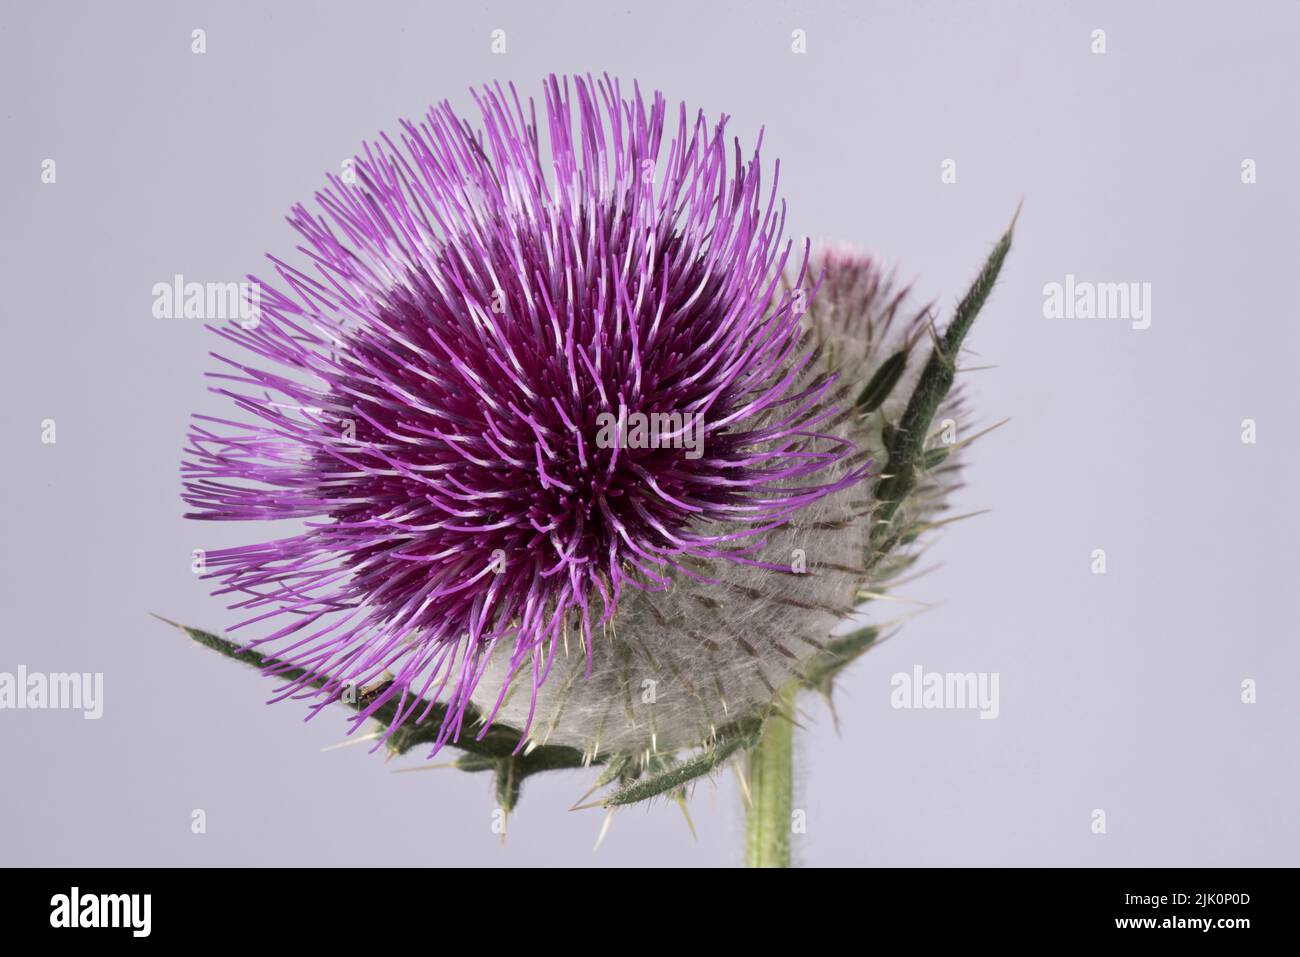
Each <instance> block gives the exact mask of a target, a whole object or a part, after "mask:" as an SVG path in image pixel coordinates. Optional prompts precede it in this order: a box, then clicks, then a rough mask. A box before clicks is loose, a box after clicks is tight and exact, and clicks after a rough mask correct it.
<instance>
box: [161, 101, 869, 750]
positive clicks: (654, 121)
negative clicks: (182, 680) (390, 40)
mask: <svg viewBox="0 0 1300 957" xmlns="http://www.w3.org/2000/svg"><path fill="white" fill-rule="evenodd" d="M475 100H476V103H477V105H478V108H479V111H480V123H479V125H478V126H477V127H475V126H474V125H472V124H471V123H469V122H467V121H465V120H462V119H461V118H460V117H458V115H457V114H456V113H455V112H454V111H453V109H452V107H451V106H450V105H449V104H447V103H443V104H442V105H440V106H438V107H435V108H433V109H431V110H430V111H429V113H428V114H427V115H426V117H425V118H424V120H423V121H422V122H420V123H412V122H406V123H403V124H402V133H401V134H400V136H399V137H398V139H397V140H396V141H394V140H393V139H392V138H390V137H388V136H382V137H381V138H380V139H379V141H377V142H374V143H370V144H367V145H366V146H365V147H364V149H363V150H362V152H361V154H360V155H358V157H357V158H356V161H355V181H345V180H344V179H343V178H341V177H339V176H331V177H329V184H328V186H326V187H325V188H324V189H323V190H322V191H320V192H319V193H317V194H316V197H315V199H316V203H317V206H318V211H317V212H314V213H313V212H310V211H308V209H307V208H305V207H304V206H301V205H299V206H296V207H294V209H293V210H292V214H291V216H290V220H289V221H290V223H291V224H292V225H293V227H294V228H295V229H296V230H297V232H298V233H299V234H300V235H301V236H302V238H303V240H304V245H302V246H301V247H299V248H300V249H301V250H302V252H303V253H304V254H305V255H306V257H307V258H308V260H309V261H310V265H309V266H308V267H304V268H298V267H295V266H292V265H290V264H289V263H287V262H286V261H283V260H281V259H277V258H272V262H273V263H274V264H275V271H276V274H277V276H278V279H279V282H278V283H276V284H272V283H262V284H261V302H260V315H259V317H258V320H259V321H257V322H256V323H245V324H243V325H240V324H237V323H236V324H232V325H231V326H229V327H224V328H218V329H215V330H214V331H215V332H216V333H217V334H218V335H220V336H221V337H222V338H223V339H225V340H226V341H227V342H228V343H230V344H231V345H234V346H237V347H239V351H238V352H237V353H236V354H234V355H232V356H223V357H220V358H222V361H223V362H224V363H225V364H226V366H227V367H228V370H229V371H226V372H223V373H218V374H215V376H216V378H217V379H218V382H219V384H218V385H216V386H214V389H213V391H215V392H217V393H219V394H221V395H222V396H225V397H226V398H228V399H229V400H230V401H231V402H233V403H234V404H235V405H236V406H237V407H238V409H239V410H240V413H241V415H240V417H238V418H223V417H211V416H204V415H197V416H195V417H194V422H193V425H192V428H191V431H190V437H189V439H190V441H189V445H188V448H187V450H186V460H185V462H184V464H183V466H182V469H183V475H184V479H185V483H184V484H185V493H184V498H185V500H186V502H187V503H189V505H190V506H191V507H192V511H191V512H190V513H189V514H190V517H194V518H199V519H212V520H266V519H295V520H302V521H303V528H302V530H301V531H300V532H298V533H297V534H294V535H290V536H288V537H282V538H277V539H274V540H271V541H264V542H259V543H256V544H251V545H245V546H240V547H234V548H227V549H222V550H216V551H212V552H210V553H209V554H208V557H207V564H208V566H209V568H210V569H211V572H210V575H211V576H212V577H213V578H215V579H216V580H217V581H218V583H219V587H218V589H217V593H218V594H222V595H227V596H231V597H232V602H233V603H232V605H231V607H232V608H234V609H236V610H238V611H239V612H240V613H241V615H242V620H241V621H240V622H239V623H238V624H237V625H236V626H235V627H234V629H232V630H234V631H236V632H239V631H240V630H241V629H256V630H257V631H258V632H259V633H261V632H269V633H264V634H260V636H259V637H256V638H255V639H254V640H253V641H252V642H251V644H256V645H261V644H264V643H272V647H273V648H274V649H275V652H276V659H277V662H278V663H277V664H276V665H275V666H274V668H273V669H272V670H273V671H279V672H281V673H285V674H286V685H285V687H284V689H283V691H282V694H281V696H282V697H284V696H290V695H295V694H298V695H301V696H308V695H310V696H312V697H314V698H315V699H316V703H315V707H316V708H317V709H319V708H322V707H324V706H325V705H326V704H328V703H330V702H331V701H334V700H337V699H338V698H339V697H340V696H343V695H345V694H348V693H349V692H355V691H356V690H357V689H367V690H366V694H367V695H368V696H369V703H368V704H367V705H366V707H364V708H363V709H362V710H361V712H360V714H359V716H358V720H361V719H364V718H365V717H366V716H368V715H370V714H372V713H374V712H375V711H376V710H378V709H379V708H380V707H382V706H384V705H386V704H388V703H390V702H395V703H396V705H397V707H396V719H395V720H394V721H392V722H391V725H390V733H391V729H395V728H397V727H398V726H400V725H401V724H402V723H403V722H405V721H422V720H424V719H426V718H427V717H428V715H429V714H430V712H431V709H432V707H433V703H434V702H435V701H440V702H444V703H445V704H446V705H447V706H448V707H447V709H446V712H445V715H446V716H445V719H444V720H443V721H442V724H441V730H440V734H439V736H438V742H437V743H438V745H441V744H442V743H443V742H445V741H446V740H447V739H449V738H452V737H456V736H459V735H460V734H462V733H470V732H469V731H468V730H467V729H466V726H465V725H466V717H467V714H469V713H471V712H470V707H471V704H473V705H474V712H476V713H478V714H479V715H480V716H482V717H483V718H485V720H486V721H489V722H490V721H493V720H497V719H499V718H500V719H502V720H508V721H509V722H510V723H511V724H512V725H513V726H515V727H518V728H520V729H522V730H523V731H524V733H525V734H526V735H528V736H531V737H533V738H534V739H537V738H539V737H546V738H551V739H553V740H555V741H559V742H564V743H574V744H578V745H581V746H583V747H586V748H588V749H590V750H592V751H601V750H603V749H608V748H616V749H624V750H632V749H645V748H658V747H682V746H687V745H690V744H693V743H699V742H700V741H702V740H704V739H705V737H707V734H708V733H709V730H710V729H711V728H713V727H716V725H717V723H718V722H719V721H721V720H724V719H725V718H726V717H727V716H732V717H734V716H736V715H738V714H746V713H753V712H755V711H756V710H757V709H760V708H762V707H764V706H765V705H766V704H767V703H768V702H769V701H770V700H771V698H772V696H773V694H774V692H775V689H776V687H778V686H779V685H780V683H781V682H782V681H784V680H786V679H787V678H788V676H789V675H791V674H795V673H797V671H798V669H799V667H800V666H801V664H802V663H804V662H806V661H807V659H808V657H809V656H810V655H812V654H815V653H816V652H817V651H818V650H819V649H820V648H821V647H822V646H823V641H822V640H821V639H822V638H823V637H824V636H825V635H826V634H827V633H828V630H829V627H830V626H832V625H833V624H834V622H835V621H837V620H838V619H839V618H840V617H842V616H843V615H844V614H845V613H846V612H847V611H849V610H850V609H851V607H852V604H853V600H854V594H855V587H856V586H855V582H856V576H858V575H859V573H860V572H861V570H862V566H863V557H862V549H863V529H862V527H861V523H862V522H863V521H865V520H866V519H865V517H864V516H865V515H866V513H867V512H868V511H869V507H867V506H864V503H862V502H856V503H855V499H854V496H855V494H856V492H855V490H859V489H862V488H864V486H863V484H862V483H863V480H864V479H865V478H866V476H867V475H868V465H869V462H868V458H869V457H868V455H867V452H866V450H865V449H864V448H863V447H861V446H860V445H859V443H857V442H855V441H854V440H853V438H852V433H853V431H854V429H853V424H852V422H851V421H850V419H851V416H849V414H848V413H847V412H846V410H845V408H844V406H843V399H844V394H845V389H846V386H845V385H844V384H843V383H841V382H839V380H838V379H837V376H836V374H835V370H834V369H832V368H829V367H828V366H827V364H826V361H825V360H824V358H823V357H822V355H821V354H820V353H819V350H818V349H817V348H816V343H815V342H814V341H813V340H814V336H813V335H812V334H811V332H810V326H809V322H810V319H809V316H808V314H807V310H806V308H805V307H806V305H807V303H808V302H809V301H810V296H811V297H812V298H815V296H816V292H817V290H816V284H815V282H814V281H813V277H810V276H809V274H808V272H807V270H806V267H805V265H804V264H803V262H802V261H797V260H795V259H794V258H793V257H792V255H791V247H790V245H789V244H788V243H786V242H784V241H783V240H782V232H783V228H784V216H785V211H784V206H783V205H781V204H779V203H778V201H777V194H776V182H775V177H773V181H772V182H771V183H770V184H766V185H765V184H764V182H763V179H762V176H761V167H760V162H759V155H758V150H757V149H755V150H754V152H753V154H752V155H751V156H750V157H749V158H748V159H745V158H744V155H743V154H742V152H741V148H740V145H739V143H735V144H728V142H727V138H726V136H725V125H726V119H725V117H724V118H722V119H721V120H719V121H718V122H716V123H715V124H709V123H708V122H706V120H705V118H704V116H703V114H697V115H696V116H695V117H694V118H693V119H690V118H689V117H688V114H687V111H686V108H685V106H684V105H683V106H681V107H680V108H679V110H678V111H677V116H676V121H675V122H670V121H669V118H668V113H667V109H666V104H665V101H664V99H663V98H662V97H661V96H660V95H658V94H655V95H654V96H653V97H652V98H650V100H649V101H647V100H646V99H645V98H643V96H642V95H641V93H640V90H639V89H635V88H634V89H633V91H632V92H631V95H625V94H624V91H623V89H622V88H621V87H620V85H619V84H618V83H616V82H613V81H611V80H610V79H609V78H605V79H603V80H601V81H599V82H593V81H592V80H591V79H590V78H585V79H582V78H580V79H576V80H573V81H569V80H567V79H566V80H560V79H558V78H556V77H551V78H550V80H549V81H548V82H547V84H546V87H545V94H544V107H543V108H544V117H543V119H542V121H541V122H540V123H539V121H538V118H537V111H536V106H535V105H534V103H533V102H532V101H529V102H528V104H527V106H525V105H524V104H523V103H522V102H521V100H520V98H519V96H518V95H517V94H516V92H515V91H514V89H513V87H511V88H510V89H509V90H508V91H507V90H505V89H502V88H501V87H500V86H499V85H497V86H493V87H490V88H485V89H483V90H482V91H480V92H479V93H478V94H476V96H475ZM666 134H668V135H666ZM350 179H351V178H350ZM255 281H256V280H255ZM867 505H868V506H869V503H867ZM818 536H820V537H818ZM809 549H811V550H812V552H813V553H814V556H815V560H813V561H806V560H805V559H806V558H807V555H806V554H805V556H804V559H801V557H800V554H799V553H800V552H804V553H807V551H808V550H809ZM801 566H802V567H801ZM809 566H815V567H814V568H813V571H814V573H812V574H809ZM656 651H658V652H659V653H658V654H656ZM639 669H640V670H639ZM556 672H560V673H559V674H557V673H556ZM642 675H645V676H646V677H644V678H642V677H641V676H642ZM651 675H653V677H652V676H651ZM661 679H662V680H663V681H664V685H663V687H660V688H657V689H656V690H654V691H653V692H652V693H651V694H650V697H651V698H653V699H654V700H655V701H657V702H663V703H664V705H665V706H664V707H662V708H660V709H658V710H657V711H656V712H655V717H652V718H649V719H646V718H643V717H642V716H641V715H640V714H639V713H638V712H637V710H636V708H634V707H628V706H627V699H628V697H629V693H630V692H631V691H632V690H633V689H635V694H636V695H637V696H638V698H642V697H645V695H646V691H647V689H648V688H652V687H654V686H655V685H657V684H658V682H659V681H660V680H661ZM647 681H648V682H650V685H646V682H647ZM316 685H319V687H316ZM575 689H578V690H575ZM544 691H545V692H547V693H546V694H545V695H544V694H543V692H544ZM647 700H648V699H647ZM522 743H523V742H522V741H521V744H522Z"/></svg>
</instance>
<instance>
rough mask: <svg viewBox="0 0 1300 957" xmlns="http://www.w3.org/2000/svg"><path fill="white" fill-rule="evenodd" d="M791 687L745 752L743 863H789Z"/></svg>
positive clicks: (792, 699) (758, 865) (792, 707)
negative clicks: (746, 792) (747, 800)
mask: <svg viewBox="0 0 1300 957" xmlns="http://www.w3.org/2000/svg"><path fill="white" fill-rule="evenodd" d="M796 690H797V689H796V688H795V687H794V686H791V687H789V688H787V689H786V690H785V691H783V692H782V693H781V697H780V704H781V707H780V709H779V710H778V712H777V713H774V714H773V715H772V716H771V717H769V718H768V719H767V720H766V721H764V722H763V733H762V735H761V737H760V738H759V740H758V744H757V746H755V747H754V748H753V749H751V750H750V751H749V755H748V773H749V796H750V801H751V804H750V807H749V815H748V817H746V819H745V866H746V867H789V866H790V815H791V811H792V810H793V805H794V723H793V721H792V720H791V719H792V718H793V716H794V695H795V691H796Z"/></svg>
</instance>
